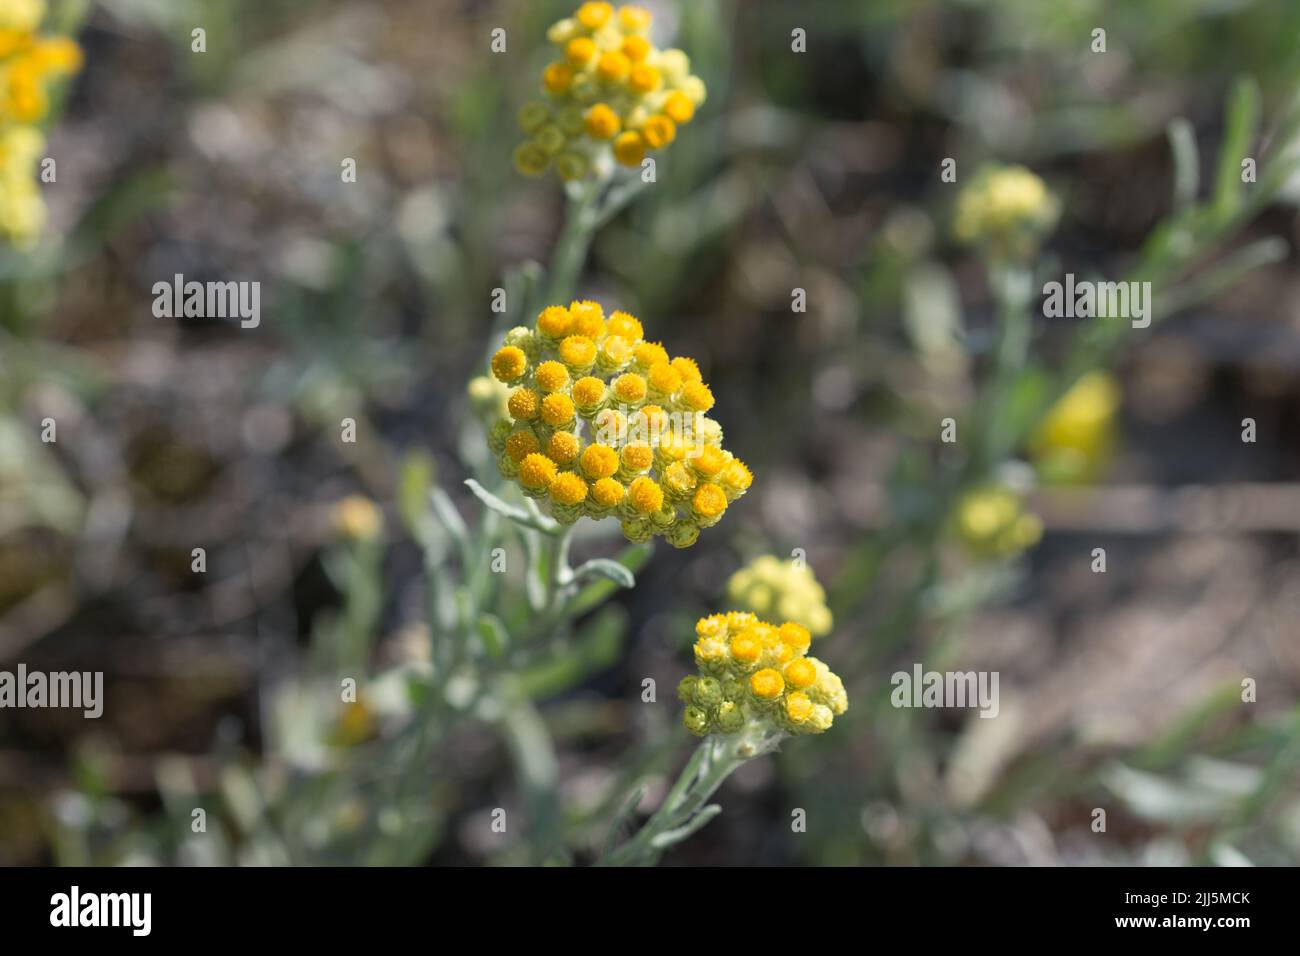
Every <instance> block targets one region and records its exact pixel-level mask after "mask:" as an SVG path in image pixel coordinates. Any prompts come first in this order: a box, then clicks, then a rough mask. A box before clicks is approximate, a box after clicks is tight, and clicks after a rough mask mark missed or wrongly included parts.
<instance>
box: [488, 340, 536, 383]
mask: <svg viewBox="0 0 1300 956" xmlns="http://www.w3.org/2000/svg"><path fill="white" fill-rule="evenodd" d="M526 371H528V356H527V355H525V354H524V350H523V349H519V348H515V347H514V346H513V345H507V346H505V348H502V349H498V350H497V353H496V354H495V355H493V356H492V374H493V375H495V376H496V377H497V378H498V379H499V380H500V381H502V382H513V381H514V380H515V379H517V378H519V376H521V375H523V374H524V372H526Z"/></svg>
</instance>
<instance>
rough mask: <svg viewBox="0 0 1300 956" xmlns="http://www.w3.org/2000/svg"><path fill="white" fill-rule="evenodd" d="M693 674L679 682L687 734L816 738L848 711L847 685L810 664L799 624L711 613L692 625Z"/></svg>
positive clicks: (808, 640) (818, 663) (808, 637)
mask: <svg viewBox="0 0 1300 956" xmlns="http://www.w3.org/2000/svg"><path fill="white" fill-rule="evenodd" d="M695 633H696V636H697V640H696V642H695V663H696V665H697V666H698V667H699V669H700V673H699V674H698V675H694V674H692V675H690V676H688V677H685V678H683V679H682V682H681V684H680V685H678V688H677V693H678V696H679V697H680V698H681V700H682V702H683V703H685V704H686V712H685V714H684V715H683V718H682V719H683V722H684V723H685V724H686V729H687V730H689V731H690V732H691V733H693V734H695V735H697V736H700V737H703V736H704V735H705V734H735V733H740V732H741V731H742V730H746V729H751V728H754V727H755V726H758V727H763V728H765V729H766V728H770V729H774V730H778V731H781V732H784V733H787V734H819V733H822V732H823V731H825V730H827V729H829V728H830V726H831V724H832V723H833V722H834V719H835V718H836V717H838V716H839V715H840V714H842V713H844V711H846V710H847V709H848V706H849V698H848V695H847V694H846V693H845V691H844V683H843V681H841V680H840V679H839V677H837V676H836V675H835V674H834V673H833V672H832V671H831V669H830V668H829V667H827V666H826V665H825V664H823V663H822V662H821V661H819V660H817V658H815V657H808V656H806V655H807V652H808V647H809V645H810V644H811V643H812V635H811V634H810V633H809V632H808V629H807V628H806V627H804V626H803V625H802V624H795V623H793V622H790V621H787V622H786V623H785V624H782V625H781V626H780V627H775V626H773V625H771V624H768V623H766V622H764V621H761V620H759V619H758V618H757V617H756V616H755V615H753V614H748V613H746V612H743V611H731V612H729V613H727V614H714V615H712V616H710V617H705V618H701V619H700V620H699V622H697V623H696V625H695Z"/></svg>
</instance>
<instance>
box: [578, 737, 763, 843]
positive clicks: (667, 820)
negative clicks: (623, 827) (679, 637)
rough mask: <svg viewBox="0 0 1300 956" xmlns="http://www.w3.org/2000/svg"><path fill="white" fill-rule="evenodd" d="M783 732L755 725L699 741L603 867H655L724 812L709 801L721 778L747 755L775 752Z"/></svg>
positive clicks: (719, 785)
mask: <svg viewBox="0 0 1300 956" xmlns="http://www.w3.org/2000/svg"><path fill="white" fill-rule="evenodd" d="M782 736H783V735H781V734H779V733H773V732H772V731H771V730H767V729H762V728H752V729H750V730H748V731H743V732H741V733H739V734H735V735H731V736H726V737H724V736H717V735H714V736H710V737H706V738H705V739H704V740H702V741H701V742H700V745H699V747H697V748H696V750H695V753H694V755H692V757H691V759H690V761H689V762H687V764H686V766H685V767H684V768H683V769H682V772H681V775H680V776H679V777H678V778H677V782H676V783H675V784H674V785H673V788H672V790H670V791H669V792H668V796H667V797H665V798H664V802H663V806H661V807H660V808H659V809H658V810H657V811H655V813H654V815H653V816H651V817H650V819H649V820H647V821H646V823H645V825H644V826H643V827H641V829H640V830H639V831H637V834H636V835H635V836H634V837H632V839H630V840H628V841H627V842H626V843H624V844H623V845H622V846H620V847H619V848H618V849H616V850H614V851H613V852H612V853H609V854H608V855H607V856H606V857H605V858H604V859H603V860H601V861H600V865H601V866H653V865H654V864H655V863H657V862H658V861H659V857H660V856H662V855H663V853H664V851H665V850H667V849H668V848H669V847H671V846H673V845H675V844H677V843H680V842H682V841H683V840H685V839H686V838H687V837H689V836H690V835H691V834H692V833H694V832H695V831H696V830H698V829H700V827H702V826H703V825H704V824H706V823H707V822H708V821H709V820H711V819H713V817H714V816H716V815H717V814H718V812H720V809H721V808H719V807H718V806H717V805H716V804H715V805H712V806H706V804H707V803H708V800H709V798H710V797H711V796H713V794H714V793H716V792H717V790H718V788H719V787H721V786H722V784H723V782H724V781H725V780H726V779H727V778H728V777H729V776H731V774H732V773H733V772H734V771H735V770H736V768H737V767H739V766H740V765H741V764H743V763H744V762H745V761H746V760H751V759H753V758H754V757H757V756H760V755H762V754H765V753H771V752H772V751H773V750H775V749H776V747H777V745H778V744H779V743H780V742H781V739H782Z"/></svg>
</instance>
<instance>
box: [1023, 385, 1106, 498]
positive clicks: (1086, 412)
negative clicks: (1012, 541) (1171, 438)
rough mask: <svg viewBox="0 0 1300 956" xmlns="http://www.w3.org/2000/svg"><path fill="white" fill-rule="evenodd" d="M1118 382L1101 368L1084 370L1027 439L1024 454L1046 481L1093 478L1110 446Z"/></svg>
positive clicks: (1086, 479)
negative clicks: (1027, 452)
mask: <svg viewBox="0 0 1300 956" xmlns="http://www.w3.org/2000/svg"><path fill="white" fill-rule="evenodd" d="M1119 403H1120V390H1119V384H1118V383H1117V382H1116V381H1115V379H1114V378H1113V377H1112V376H1111V375H1109V374H1108V373H1106V372H1102V371H1094V372H1089V373H1087V374H1086V375H1084V376H1083V377H1082V378H1080V379H1079V381H1078V382H1076V383H1075V385H1074V387H1073V388H1071V389H1070V390H1069V391H1068V392H1066V393H1065V394H1064V395H1063V396H1061V398H1060V400H1059V401H1057V403H1056V404H1055V405H1053V406H1052V408H1051V409H1050V410H1049V411H1048V413H1047V416H1046V417H1045V418H1044V419H1043V421H1042V424H1040V425H1039V426H1038V429H1037V430H1036V431H1035V432H1034V434H1033V435H1032V436H1031V438H1030V440H1029V454H1030V457H1031V458H1032V459H1033V461H1034V464H1035V465H1036V466H1037V467H1038V472H1039V474H1040V475H1041V476H1042V478H1043V479H1044V480H1046V481H1060V482H1076V481H1091V480H1093V479H1095V478H1096V477H1097V476H1098V474H1099V473H1100V472H1101V470H1102V469H1103V468H1104V467H1105V465H1106V463H1107V462H1108V461H1109V460H1110V456H1111V452H1112V451H1113V449H1114V444H1115V415H1116V412H1117V411H1118V410H1119Z"/></svg>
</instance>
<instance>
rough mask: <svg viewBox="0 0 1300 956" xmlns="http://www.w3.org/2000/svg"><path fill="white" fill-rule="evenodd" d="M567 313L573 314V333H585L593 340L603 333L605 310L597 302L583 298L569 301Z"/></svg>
mask: <svg viewBox="0 0 1300 956" xmlns="http://www.w3.org/2000/svg"><path fill="white" fill-rule="evenodd" d="M569 314H570V315H572V316H573V333H574V334H575V335H585V336H586V337H587V338H589V339H591V340H592V341H595V340H596V339H599V338H600V337H601V336H602V335H604V334H605V310H604V309H602V308H601V307H600V303H599V302H592V301H590V300H586V299H584V300H583V301H581V302H570V303H569Z"/></svg>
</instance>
